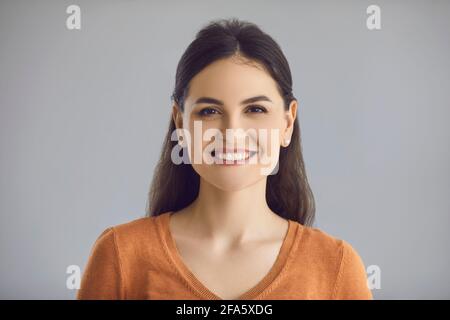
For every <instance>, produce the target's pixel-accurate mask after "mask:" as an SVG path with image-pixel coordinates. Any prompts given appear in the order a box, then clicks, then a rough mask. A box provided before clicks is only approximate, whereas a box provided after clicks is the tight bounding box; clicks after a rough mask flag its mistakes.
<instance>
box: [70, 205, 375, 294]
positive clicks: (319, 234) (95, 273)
mask: <svg viewBox="0 0 450 320" xmlns="http://www.w3.org/2000/svg"><path fill="white" fill-rule="evenodd" d="M171 213H172V212H166V213H164V214H162V215H159V216H156V217H146V218H140V219H136V220H134V221H131V222H128V223H124V224H120V225H117V226H114V227H110V228H108V229H106V230H105V231H103V233H102V234H101V235H100V236H99V237H98V238H97V240H96V242H95V244H94V245H93V247H92V250H91V253H90V258H89V261H88V263H87V265H86V268H85V271H84V273H83V277H82V280H81V287H80V290H79V291H78V294H77V299H170V300H178V299H217V300H219V299H220V297H219V296H217V295H215V294H214V293H213V292H211V291H210V290H208V288H206V287H205V286H204V285H203V284H202V283H201V282H200V281H199V280H198V279H197V278H196V277H195V276H194V274H193V273H192V272H191V271H190V270H189V269H188V268H187V266H186V265H185V264H184V263H183V261H182V259H181V255H180V254H179V252H178V251H177V249H176V244H175V241H174V239H173V238H172V235H171V233H170V231H169V219H170V216H169V215H170V214H171ZM239 299H247V300H248V299H265V300H267V299H286V300H292V299H373V297H372V293H371V291H370V289H369V287H368V285H367V278H366V272H365V267H364V264H363V261H362V260H361V258H360V256H359V255H358V253H357V252H356V251H355V250H354V249H353V247H352V246H351V245H350V244H349V243H348V242H346V241H344V240H340V239H337V238H334V237H332V236H331V235H328V234H327V233H325V232H323V231H321V230H319V229H317V228H312V227H306V226H303V225H302V224H300V223H298V222H297V221H293V220H289V228H288V232H287V234H286V237H285V239H284V242H283V244H282V246H281V249H280V251H279V254H278V257H277V259H276V260H275V262H274V264H273V265H272V268H271V269H270V271H269V272H268V273H267V274H266V276H265V277H263V279H261V281H260V282H259V283H258V284H256V285H255V286H254V287H253V288H251V289H250V290H248V291H247V292H245V293H244V294H242V295H241V296H240V297H239Z"/></svg>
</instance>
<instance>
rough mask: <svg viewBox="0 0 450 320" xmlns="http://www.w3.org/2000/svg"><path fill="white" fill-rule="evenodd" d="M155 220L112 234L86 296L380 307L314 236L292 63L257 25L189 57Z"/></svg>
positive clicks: (346, 250) (222, 30)
mask: <svg viewBox="0 0 450 320" xmlns="http://www.w3.org/2000/svg"><path fill="white" fill-rule="evenodd" d="M172 98H173V102H174V104H173V108H172V115H171V119H170V124H169V130H168V132H167V135H166V138H165V141H164V145H163V149H162V155H161V158H160V161H159V163H158V165H157V168H156V171H155V175H154V178H153V182H152V186H151V189H150V193H149V201H148V205H149V206H148V212H147V217H144V218H140V219H137V220H134V221H131V222H128V223H124V224H121V225H117V226H114V227H110V228H108V229H106V230H105V231H104V232H103V233H102V234H101V235H100V236H99V238H98V239H97V241H96V243H95V244H94V246H93V248H92V251H91V256H90V258H89V262H88V264H87V267H86V269H85V271H84V274H83V279H82V283H81V288H80V290H79V292H78V298H79V299H372V294H371V291H370V289H369V288H368V286H367V280H366V274H365V268H364V264H363V262H362V260H361V258H360V257H359V255H358V253H357V252H356V251H355V250H354V249H353V247H352V246H351V245H350V244H349V243H347V242H346V241H344V240H340V239H337V238H334V237H333V236H331V235H329V234H327V233H325V232H323V231H321V230H319V229H317V228H313V227H312V224H313V221H314V210H315V209H314V198H313V195H312V193H311V190H310V187H309V184H308V180H307V177H306V172H305V167H304V163H303V157H302V153H301V140H300V130H299V125H298V120H297V117H296V115H297V110H298V102H297V100H296V99H295V97H294V96H293V93H292V78H291V73H290V69H289V65H288V62H287V60H286V58H285V56H284V55H283V53H282V51H281V49H280V47H279V46H278V45H277V44H276V42H275V41H274V40H273V39H272V38H271V37H270V36H269V35H267V34H265V33H264V32H263V31H261V30H260V29H259V28H258V27H257V26H256V25H254V24H251V23H248V22H243V21H239V20H237V19H230V20H219V21H215V22H211V23H210V24H209V25H207V26H206V27H204V28H203V29H202V30H200V32H199V33H198V34H197V36H196V39H195V40H194V41H193V42H192V43H191V44H190V45H189V47H188V48H187V50H186V51H185V53H184V54H183V56H182V58H181V60H180V62H179V64H178V68H177V72H176V83H175V90H174V92H173V95H172Z"/></svg>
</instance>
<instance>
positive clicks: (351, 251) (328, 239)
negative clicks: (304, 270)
mask: <svg viewBox="0 0 450 320" xmlns="http://www.w3.org/2000/svg"><path fill="white" fill-rule="evenodd" d="M300 231H301V232H300V233H299V234H300V236H299V241H298V244H297V245H298V249H297V256H299V258H300V259H306V260H307V261H309V262H310V263H313V264H315V265H323V266H324V268H327V269H328V271H329V272H330V273H334V274H337V273H339V271H342V270H341V269H342V268H343V267H344V264H345V266H346V267H347V268H349V267H351V266H353V267H356V268H361V265H362V259H361V257H360V255H359V253H358V252H357V251H356V249H355V248H354V246H353V245H352V244H350V243H349V242H348V241H346V240H344V239H341V238H339V237H337V236H334V235H332V234H330V233H328V232H326V231H324V230H322V229H319V228H317V227H309V226H303V225H300Z"/></svg>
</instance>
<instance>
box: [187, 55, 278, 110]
mask: <svg viewBox="0 0 450 320" xmlns="http://www.w3.org/2000/svg"><path fill="white" fill-rule="evenodd" d="M257 95H266V96H268V97H269V98H270V99H271V100H272V101H274V102H279V101H282V98H281V96H280V94H279V92H278V89H277V84H276V82H275V80H274V79H273V78H272V77H271V76H270V74H269V73H268V72H267V71H266V70H265V69H264V68H263V67H262V66H261V65H258V64H256V63H255V62H252V61H248V60H241V59H237V58H226V59H221V60H217V61H215V62H213V63H211V64H210V65H208V66H207V67H206V68H204V69H203V70H202V71H200V72H199V73H198V74H196V75H195V77H193V78H192V79H191V82H190V86H189V93H188V97H187V99H186V105H187V106H190V105H191V104H192V103H193V102H194V101H195V100H196V98H198V97H200V96H209V97H213V98H217V99H220V100H222V101H224V102H225V104H228V103H229V104H237V103H239V102H240V101H242V100H244V99H246V98H248V97H252V96H257Z"/></svg>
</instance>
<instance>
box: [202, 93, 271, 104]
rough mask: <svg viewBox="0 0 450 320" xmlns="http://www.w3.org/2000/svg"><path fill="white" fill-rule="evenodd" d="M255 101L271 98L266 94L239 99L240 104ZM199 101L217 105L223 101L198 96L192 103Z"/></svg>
mask: <svg viewBox="0 0 450 320" xmlns="http://www.w3.org/2000/svg"><path fill="white" fill-rule="evenodd" d="M257 101H268V102H272V100H270V99H269V98H268V97H267V96H264V95H260V96H255V97H251V98H248V99H245V100H243V101H241V104H242V105H244V104H247V103H254V102H257ZM199 103H210V104H217V105H219V106H223V105H224V103H223V101H221V100H218V99H215V98H211V97H200V98H198V99H197V100H195V102H194V105H196V104H199Z"/></svg>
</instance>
